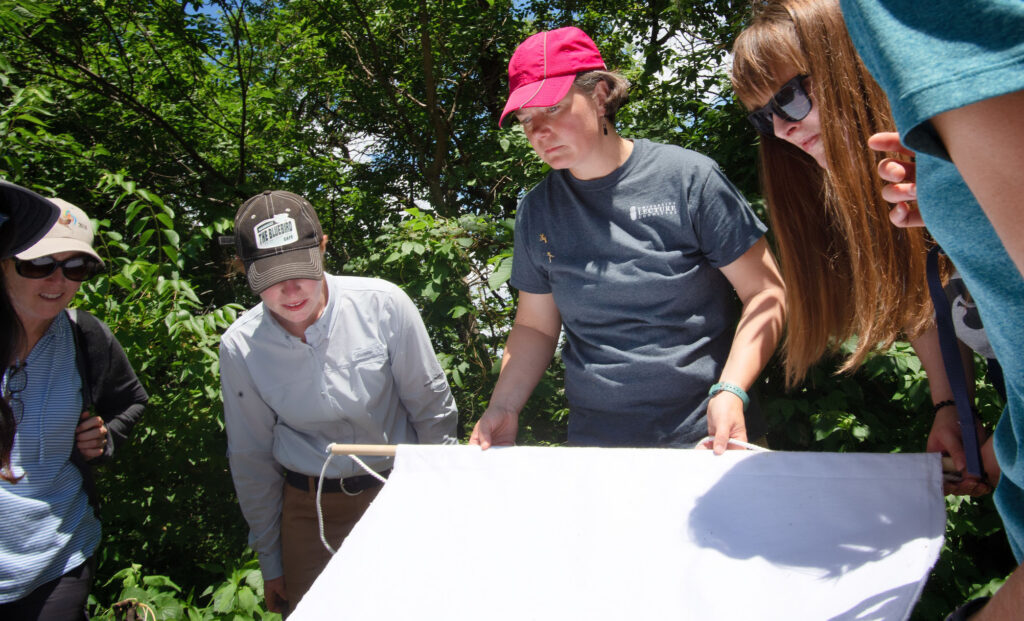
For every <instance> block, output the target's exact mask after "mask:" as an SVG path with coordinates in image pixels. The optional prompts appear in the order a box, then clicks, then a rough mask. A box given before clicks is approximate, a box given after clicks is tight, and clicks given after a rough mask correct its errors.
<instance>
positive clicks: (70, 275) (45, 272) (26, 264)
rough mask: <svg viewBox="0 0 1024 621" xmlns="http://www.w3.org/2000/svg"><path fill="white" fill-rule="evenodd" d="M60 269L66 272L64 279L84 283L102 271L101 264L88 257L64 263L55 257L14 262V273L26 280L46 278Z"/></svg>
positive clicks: (72, 259) (67, 260) (79, 257)
mask: <svg viewBox="0 0 1024 621" xmlns="http://www.w3.org/2000/svg"><path fill="white" fill-rule="evenodd" d="M58 267H59V268H60V269H61V270H62V271H63V272H64V278H67V279H68V280H73V281H75V282H82V281H84V280H89V279H90V278H92V277H93V276H95V275H96V272H98V271H100V262H99V261H97V260H96V259H93V258H92V257H88V256H85V257H83V256H77V257H71V258H70V259H64V260H63V261H57V260H55V259H54V258H53V257H39V258H38V259H29V260H28V261H22V260H20V259H15V260H14V271H16V272H18V274H19V275H20V276H22V277H24V278H46V277H47V276H49V275H50V274H52V273H54V272H56V271H57V268H58Z"/></svg>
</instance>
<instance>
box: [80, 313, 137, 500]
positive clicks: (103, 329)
mask: <svg viewBox="0 0 1024 621" xmlns="http://www.w3.org/2000/svg"><path fill="white" fill-rule="evenodd" d="M68 318H69V319H70V320H71V328H72V330H71V334H72V335H73V337H74V340H75V362H76V365H77V366H78V374H79V376H80V377H81V378H82V409H83V410H88V411H89V412H91V413H92V414H95V415H98V416H100V417H101V418H102V419H103V422H104V424H106V426H107V446H106V450H105V452H104V454H103V455H100V456H99V457H96V458H95V459H92V460H89V462H86V460H85V457H84V456H83V455H82V454H81V453H79V452H78V448H77V447H75V448H74V449H73V450H72V453H71V462H72V463H74V464H75V465H76V466H78V469H79V470H80V471H81V472H82V479H83V482H84V487H85V491H86V492H87V493H88V494H89V502H90V503H92V505H93V506H94V507H97V506H99V502H98V497H97V495H96V485H95V481H94V480H93V475H92V468H90V465H91V464H97V463H102V462H104V461H107V460H109V459H110V458H111V457H112V456H113V454H114V450H115V449H116V448H117V447H118V446H120V445H121V443H123V442H124V441H125V440H127V439H128V434H129V433H130V432H131V430H132V427H134V426H135V423H136V421H138V420H139V417H140V416H142V411H143V410H144V409H145V407H146V403H147V402H148V401H149V395H147V394H146V390H145V389H144V388H143V387H142V384H141V383H140V382H139V378H138V377H137V376H136V375H135V370H134V369H132V365H131V363H129V362H128V357H127V356H126V355H125V353H124V349H122V348H121V344H120V343H118V342H117V338H115V337H114V334H113V333H112V332H111V331H110V328H108V327H107V325H106V324H105V323H103V322H102V321H100V320H99V319H97V318H96V317H93V316H92V315H90V314H89V313H87V312H85V311H83V310H78V309H73V308H69V309H68Z"/></svg>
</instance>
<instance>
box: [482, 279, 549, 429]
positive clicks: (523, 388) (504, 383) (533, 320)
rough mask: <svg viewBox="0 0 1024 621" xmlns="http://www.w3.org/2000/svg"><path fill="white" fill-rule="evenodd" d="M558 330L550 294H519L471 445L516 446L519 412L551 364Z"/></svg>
mask: <svg viewBox="0 0 1024 621" xmlns="http://www.w3.org/2000/svg"><path fill="white" fill-rule="evenodd" d="M561 329H562V316H561V314H559V312H558V307H557V306H556V305H555V297H554V296H553V295H552V294H550V293H546V294H536V293H526V292H520V293H519V308H518V309H517V310H516V319H515V322H514V323H513V324H512V330H511V331H510V332H509V335H508V340H507V341H506V342H505V353H504V354H503V355H502V357H501V373H500V374H499V375H498V383H497V384H496V385H495V386H494V392H493V393H491V402H490V404H489V405H488V406H487V410H486V411H485V412H484V414H483V416H481V417H480V420H478V421H477V423H476V426H475V427H473V433H472V435H470V437H469V443H470V444H477V445H479V446H480V448H483V449H486V448H489V447H490V446H492V445H498V446H502V445H512V444H515V441H516V433H517V432H518V430H519V411H520V410H522V409H523V406H524V405H526V400H527V399H529V398H530V395H531V394H532V393H533V389H534V388H536V386H537V383H538V382H539V381H540V378H541V377H542V376H543V375H544V370H545V369H547V368H548V365H549V364H550V363H551V356H552V355H553V354H554V353H555V346H556V345H557V344H558V334H559V332H561Z"/></svg>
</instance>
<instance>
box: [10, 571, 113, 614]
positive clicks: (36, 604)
mask: <svg viewBox="0 0 1024 621" xmlns="http://www.w3.org/2000/svg"><path fill="white" fill-rule="evenodd" d="M95 574H96V558H95V557H93V558H90V559H89V560H87V561H86V562H84V563H82V564H81V565H79V566H78V567H75V568H74V569H72V570H71V571H69V572H68V573H66V574H64V575H63V576H61V577H60V578H57V579H56V580H51V581H50V582H47V583H46V584H44V585H42V586H39V587H37V588H36V589H35V590H34V591H32V592H31V593H29V594H28V595H26V596H25V597H23V598H21V599H19V600H16V601H13V602H8V603H6V604H0V619H3V620H4V621H37V620H41V619H61V620H64V619H67V620H68V621H88V620H89V612H88V611H87V610H86V602H87V601H88V599H89V588H90V587H92V579H93V576H94V575H95Z"/></svg>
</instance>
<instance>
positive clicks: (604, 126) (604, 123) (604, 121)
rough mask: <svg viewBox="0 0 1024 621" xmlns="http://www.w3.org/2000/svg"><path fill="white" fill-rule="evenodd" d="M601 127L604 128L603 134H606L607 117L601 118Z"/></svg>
mask: <svg viewBox="0 0 1024 621" xmlns="http://www.w3.org/2000/svg"><path fill="white" fill-rule="evenodd" d="M601 128H602V129H604V135H605V136H607V135H608V121H607V119H601Z"/></svg>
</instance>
